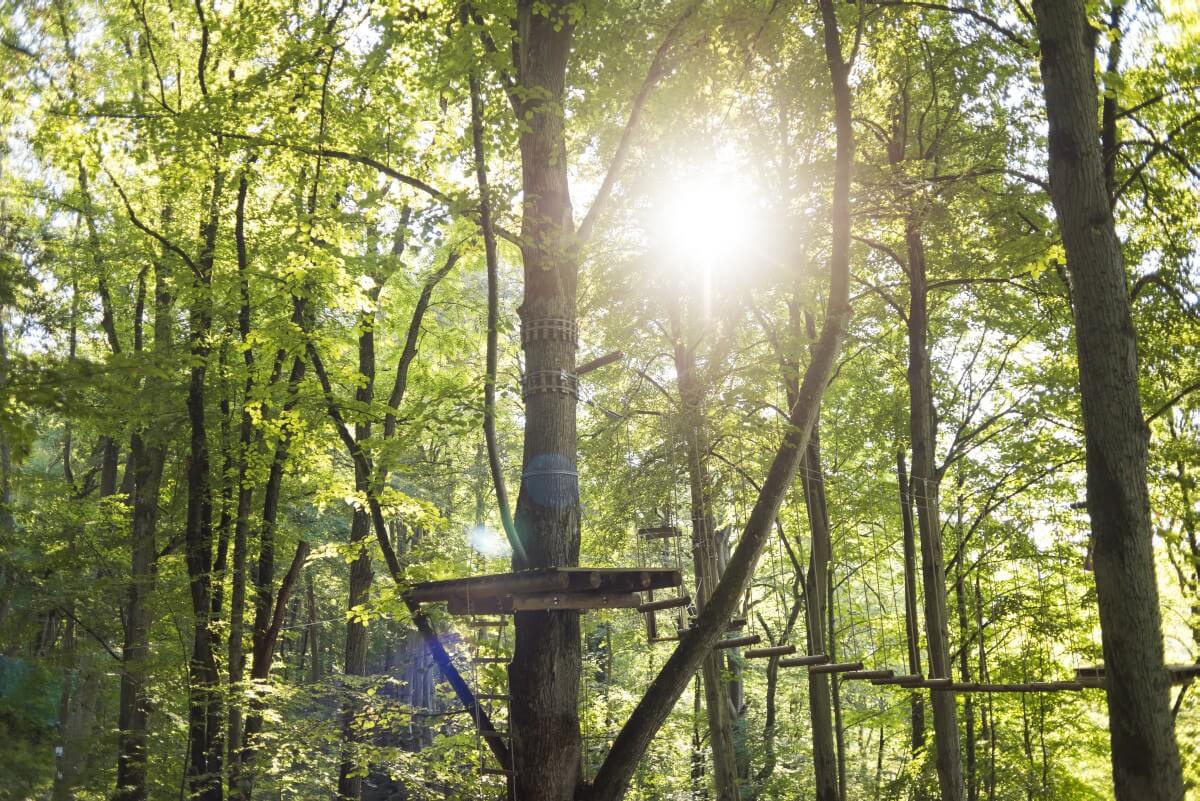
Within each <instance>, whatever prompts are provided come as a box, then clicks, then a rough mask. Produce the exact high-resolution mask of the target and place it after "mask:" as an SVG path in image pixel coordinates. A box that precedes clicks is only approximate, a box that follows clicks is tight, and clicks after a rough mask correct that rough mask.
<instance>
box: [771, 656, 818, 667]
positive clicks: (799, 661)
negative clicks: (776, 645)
mask: <svg viewBox="0 0 1200 801" xmlns="http://www.w3.org/2000/svg"><path fill="white" fill-rule="evenodd" d="M828 661H829V657H828V656H826V655H825V654H806V655H805V656H793V657H790V658H788V659H780V660H779V666H780V667H810V666H812V665H824V664H825V663H826V662H828Z"/></svg>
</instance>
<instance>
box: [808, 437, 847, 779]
mask: <svg viewBox="0 0 1200 801" xmlns="http://www.w3.org/2000/svg"><path fill="white" fill-rule="evenodd" d="M819 428H820V423H819V422H818V423H815V424H814V425H813V432H812V434H811V435H810V436H809V440H808V450H807V451H806V452H805V454H804V461H803V463H802V464H801V469H800V485H801V486H802V487H803V488H804V503H805V506H806V507H807V508H808V526H809V530H810V531H811V532H812V551H811V554H812V555H811V557H810V563H809V567H808V580H807V583H806V589H805V592H804V596H805V598H806V599H807V603H806V605H805V610H804V612H805V620H806V621H807V628H808V652H809V653H810V654H820V653H827V651H826V650H825V648H826V641H827V639H828V638H829V636H832V632H827V631H826V627H825V619H826V612H827V611H828V610H827V609H826V605H827V603H828V599H829V597H830V592H829V563H830V560H831V558H832V554H833V540H832V538H831V536H830V530H829V507H828V505H827V503H826V498H825V473H824V465H823V464H822V463H821V438H820V430H819ZM829 684H830V676H829V674H827V673H815V674H810V675H809V677H808V709H809V716H810V717H811V719H812V749H813V777H814V779H815V781H816V799H817V801H838V797H839V796H838V774H837V754H836V753H835V752H834V747H833V709H832V706H831V702H830V686H829Z"/></svg>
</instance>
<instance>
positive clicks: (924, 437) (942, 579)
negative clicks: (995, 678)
mask: <svg viewBox="0 0 1200 801" xmlns="http://www.w3.org/2000/svg"><path fill="white" fill-rule="evenodd" d="M905 244H906V246H907V250H908V279H909V309H908V392H909V404H910V410H909V436H910V437H911V440H912V498H913V501H914V502H915V503H916V507H917V529H918V531H919V532H920V535H921V573H922V577H923V579H924V582H925V639H926V641H927V645H928V648H929V672H930V675H931V676H933V677H935V678H950V651H949V638H950V631H949V624H948V622H947V615H946V563H945V559H944V557H943V556H942V525H941V520H940V516H939V514H938V480H939V476H938V474H937V468H936V467H935V464H934V452H933V451H934V445H935V440H934V436H935V434H936V424H935V422H934V417H933V392H932V385H933V379H932V376H931V375H930V370H929V343H928V336H929V311H928V305H927V288H926V275H925V249H924V245H923V243H922V241H921V232H920V229H919V228H918V225H917V222H916V221H915V220H913V219H912V218H910V219H909V220H908V221H907V222H906V223H905ZM930 696H931V698H930V705H931V706H932V707H933V740H934V749H935V752H936V756H937V773H938V784H939V786H940V787H941V792H942V799H943V801H961V799H962V796H963V778H962V764H961V758H960V755H959V744H958V712H957V709H956V708H955V697H954V693H951V692H940V691H939V692H930Z"/></svg>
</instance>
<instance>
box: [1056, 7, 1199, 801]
mask: <svg viewBox="0 0 1200 801" xmlns="http://www.w3.org/2000/svg"><path fill="white" fill-rule="evenodd" d="M1033 10H1034V14H1035V16H1036V18H1037V29H1038V40H1039V43H1040V45H1041V67H1042V69H1041V73H1042V84H1043V88H1044V90H1045V98H1046V116H1047V117H1048V118H1049V123H1050V130H1049V140H1048V146H1049V168H1050V195H1051V199H1052V200H1053V201H1054V210H1055V213H1056V215H1057V217H1058V221H1059V227H1060V228H1061V230H1062V237H1063V246H1064V248H1065V250H1066V254H1067V268H1068V270H1069V272H1070V275H1071V279H1072V280H1071V289H1072V293H1073V300H1074V303H1073V304H1072V311H1073V313H1074V318H1075V339H1076V345H1077V348H1078V353H1079V382H1080V390H1081V396H1082V401H1083V430H1084V438H1085V441H1086V447H1087V507H1088V513H1089V515H1090V516H1091V521H1092V536H1093V542H1094V554H1093V559H1094V570H1095V575H1096V596H1097V601H1098V604H1099V607H1100V626H1101V639H1102V643H1103V649H1104V663H1105V669H1106V675H1107V682H1106V687H1107V695H1108V710H1109V734H1110V737H1111V740H1112V766H1113V783H1114V785H1115V788H1116V797H1117V799H1118V801H1134V799H1137V801H1180V799H1182V798H1183V778H1182V775H1181V772H1180V765H1179V751H1178V747H1177V746H1176V743H1175V736H1174V731H1173V723H1172V716H1171V708H1170V705H1169V697H1168V686H1169V681H1168V676H1167V672H1166V671H1165V670H1164V669H1163V645H1162V621H1161V614H1160V610H1159V606H1158V583H1157V579H1156V577H1155V572H1154V543H1153V539H1152V530H1151V526H1150V501H1149V497H1148V493H1147V486H1146V462H1147V458H1148V454H1147V452H1148V444H1149V443H1148V439H1149V436H1148V434H1149V432H1148V429H1147V426H1146V423H1145V420H1144V417H1143V415H1142V404H1141V397H1140V395H1139V391H1138V358H1137V341H1136V337H1135V333H1134V328H1133V320H1132V316H1131V313H1130V308H1129V291H1128V287H1127V286H1126V276H1125V267H1124V261H1123V255H1122V252H1121V243H1120V241H1119V240H1118V238H1117V233H1116V228H1115V225H1114V222H1113V216H1112V211H1111V208H1110V206H1109V197H1108V192H1107V191H1106V187H1105V169H1104V160H1103V156H1102V154H1101V148H1100V131H1099V127H1098V125H1097V120H1096V116H1097V115H1096V111H1097V102H1098V98H1097V93H1096V81H1095V75H1094V74H1093V69H1094V64H1095V41H1094V39H1095V32H1094V31H1093V30H1092V28H1091V27H1090V24H1089V22H1088V18H1087V8H1086V5H1085V3H1084V0H1054V1H1053V2H1050V0H1035V2H1034V3H1033Z"/></svg>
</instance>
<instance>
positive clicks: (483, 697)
mask: <svg viewBox="0 0 1200 801" xmlns="http://www.w3.org/2000/svg"><path fill="white" fill-rule="evenodd" d="M475 698H476V699H478V700H480V701H506V702H507V701H508V693H475Z"/></svg>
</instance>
